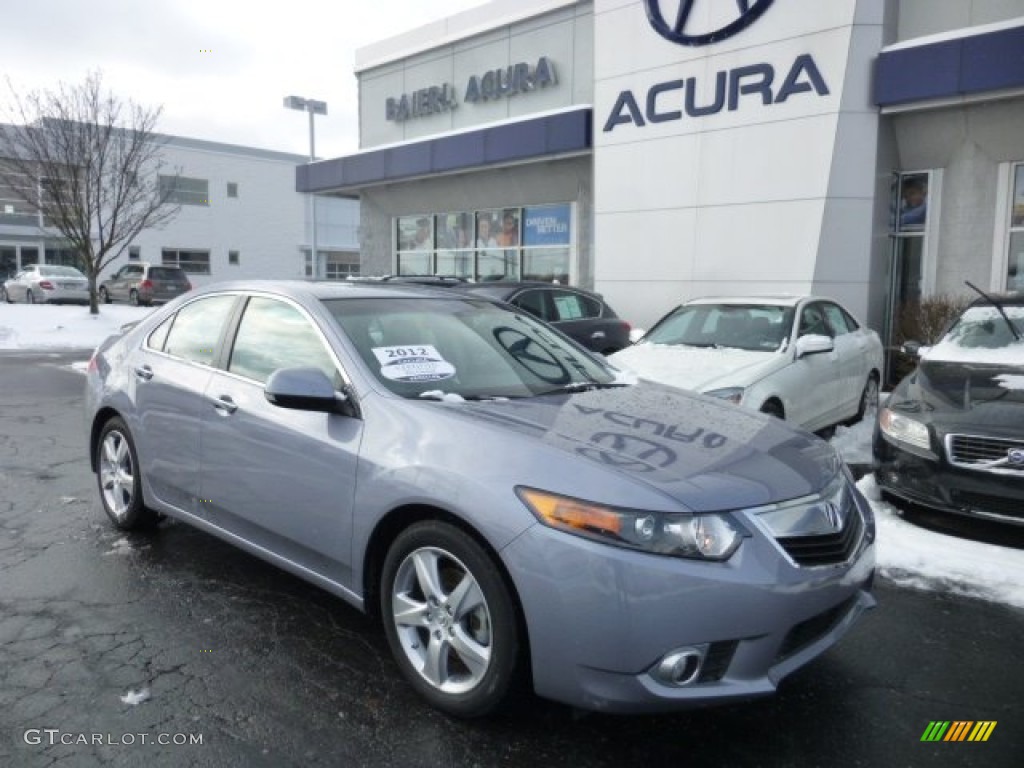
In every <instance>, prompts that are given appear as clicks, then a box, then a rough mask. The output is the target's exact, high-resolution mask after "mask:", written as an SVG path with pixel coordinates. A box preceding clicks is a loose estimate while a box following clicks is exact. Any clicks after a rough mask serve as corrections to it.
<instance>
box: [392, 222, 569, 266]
mask: <svg viewBox="0 0 1024 768" xmlns="http://www.w3.org/2000/svg"><path fill="white" fill-rule="evenodd" d="M571 211H572V207H571V205H570V204H569V203H562V204H557V205H543V206H527V207H522V208H520V207H504V208H490V209H484V210H479V211H452V212H447V213H436V214H432V215H428V214H417V215H410V216H404V217H399V218H397V219H396V220H395V222H396V229H395V242H396V246H397V247H396V250H397V253H396V258H395V271H396V272H397V273H398V274H401V275H423V274H436V275H448V276H455V277H463V278H467V279H475V280H480V281H490V280H519V279H522V278H528V279H533V280H544V281H550V282H555V281H557V282H563V283H568V282H569V276H570V263H571V251H572V246H571V231H570V230H571V228H570V220H571Z"/></svg>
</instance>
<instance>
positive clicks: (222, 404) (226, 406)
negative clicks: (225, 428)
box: [210, 395, 238, 416]
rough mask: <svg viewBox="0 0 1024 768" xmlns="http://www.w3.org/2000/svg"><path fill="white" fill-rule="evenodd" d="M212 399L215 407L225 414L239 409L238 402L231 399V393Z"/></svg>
mask: <svg viewBox="0 0 1024 768" xmlns="http://www.w3.org/2000/svg"><path fill="white" fill-rule="evenodd" d="M210 399H211V401H212V402H213V407H214V408H216V409H217V410H218V411H219V412H220V413H221V414H223V415H225V416H226V415H227V414H229V413H234V412H235V411H237V410H238V404H237V403H236V402H235V401H234V400H232V399H231V395H221V396H220V397H213V398H210Z"/></svg>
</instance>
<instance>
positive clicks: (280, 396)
mask: <svg viewBox="0 0 1024 768" xmlns="http://www.w3.org/2000/svg"><path fill="white" fill-rule="evenodd" d="M263 396H264V397H266V398H267V402H269V403H271V404H272V405H276V406H278V407H279V408H292V409H295V410H298V411H322V412H324V413H340V414H342V415H344V416H352V417H358V415H359V409H358V407H357V406H356V404H355V401H354V400H353V399H352V397H351V395H350V394H349V393H347V392H335V391H334V385H333V384H332V383H331V380H330V379H328V378H327V376H326V375H324V372H323V371H321V370H320V369H319V368H279V369H278V370H276V371H274V372H273V373H272V374H270V378H269V379H267V383H266V385H265V386H264V387H263Z"/></svg>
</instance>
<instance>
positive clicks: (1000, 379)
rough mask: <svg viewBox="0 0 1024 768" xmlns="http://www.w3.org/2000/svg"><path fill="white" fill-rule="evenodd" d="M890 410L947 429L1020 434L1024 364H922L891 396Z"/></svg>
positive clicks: (1023, 422)
mask: <svg viewBox="0 0 1024 768" xmlns="http://www.w3.org/2000/svg"><path fill="white" fill-rule="evenodd" d="M890 404H891V406H892V407H894V408H898V409H899V410H901V411H904V412H908V413H913V414H915V418H923V419H924V420H926V421H930V422H932V423H935V424H937V425H940V426H943V425H944V426H946V427H947V428H949V429H952V428H962V427H971V428H975V429H979V428H984V429H986V431H994V432H996V433H1000V432H1005V431H1009V432H1013V433H1015V434H1018V435H1019V434H1020V432H1021V429H1022V428H1024V364H1021V365H1007V364H1005V363H997V364H986V363H980V362H965V361H944V360H928V359H925V360H923V361H922V362H921V363H920V364H919V365H918V367H917V370H915V371H914V372H913V373H912V374H911V375H910V376H908V377H907V379H906V380H904V382H903V383H902V384H900V386H899V387H897V389H896V391H895V392H894V393H893V398H892V400H891V403H890Z"/></svg>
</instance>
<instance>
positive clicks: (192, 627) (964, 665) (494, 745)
mask: <svg viewBox="0 0 1024 768" xmlns="http://www.w3.org/2000/svg"><path fill="white" fill-rule="evenodd" d="M82 358H83V354H81V353H77V354H71V355H64V354H60V353H48V354H11V353H3V354H0V765H4V766H6V765H11V766H23V765H24V766H36V765H39V766H47V765H54V764H61V765H72V766H93V765H139V764H145V765H147V766H164V765H167V766H172V765H173V766H179V765H195V766H211V765H218V766H291V765H295V766H298V765H303V766H307V765H332V766H348V765H353V766H392V765H394V766H397V765H403V766H435V765H437V766H440V765H444V766H481V767H486V766H492V765H503V766H531V768H533V767H535V766H574V767H578V766H634V765H636V766H639V765H643V766H661V765H685V766H882V765H884V766H947V765H948V766H979V768H980V767H981V766H985V767H986V768H990V767H991V768H998V767H999V766H1007V767H1009V766H1014V767H1016V766H1019V765H1020V756H1021V755H1022V754H1024V715H1021V713H1020V703H1019V697H1020V691H1021V690H1024V665H1022V664H1021V663H1020V654H1019V652H1018V648H1019V643H1020V638H1021V637H1024V611H1021V610H1019V609H1015V608H1010V607H1006V606H1002V605H997V604H992V603H986V602H982V601H976V600H971V599H966V598H962V597H957V596H956V595H954V594H951V593H946V592H942V591H938V592H918V591H911V590H905V589H898V588H895V587H894V586H892V585H890V584H887V583H886V582H884V581H882V582H880V583H878V585H877V597H878V601H879V607H878V608H877V609H876V610H875V611H874V612H872V613H870V614H868V615H867V616H866V617H865V618H864V619H863V620H862V621H861V623H860V624H859V625H858V626H857V627H855V628H854V630H853V631H852V632H851V633H850V634H849V635H848V636H847V637H846V638H845V639H844V641H843V642H841V643H840V644H839V646H837V647H836V648H834V649H833V650H832V651H830V652H829V653H827V654H826V655H824V656H823V657H821V658H820V659H818V660H817V661H816V662H814V663H813V664H811V665H810V666H809V667H807V668H805V669H804V670H801V671H800V672H799V673H797V674H796V675H795V676H793V677H791V678H789V679H787V680H785V681H784V682H783V684H782V686H781V687H780V690H779V693H778V695H777V696H775V697H773V698H771V699H766V700H759V701H755V702H750V703H746V704H737V705H733V706H729V707H724V708H715V709H706V710H699V711H693V712H688V713H680V714H675V715H666V716H658V717H629V718H625V717H611V716H604V715H593V714H591V715H580V714H579V713H575V712H572V711H570V710H568V709H566V708H564V707H561V706H559V705H555V704H551V703H547V702H542V701H539V700H536V699H530V700H527V701H525V702H523V703H522V704H521V705H520V706H519V707H517V708H516V709H514V710H513V711H512V712H511V713H509V714H508V715H506V716H503V717H501V718H497V719H493V720H489V721H483V722H472V723H464V722H459V721H454V720H451V719H448V718H446V717H444V716H443V715H440V714H438V713H436V712H434V711H433V710H431V709H429V708H428V707H427V706H426V705H424V704H423V702H422V701H421V700H420V699H419V698H417V696H416V695H415V694H414V693H413V692H412V691H411V689H410V688H409V687H408V686H407V685H406V683H405V682H404V680H403V679H402V678H401V677H400V674H399V672H398V669H397V667H396V666H395V665H394V664H393V662H392V661H391V658H390V655H389V653H388V651H387V648H386V643H385V641H384V637H383V633H382V632H381V631H380V630H379V629H378V628H377V627H376V626H375V625H374V624H373V623H372V622H371V621H369V620H368V619H366V618H364V617H363V616H361V615H360V614H359V613H358V612H356V611H355V610H353V609H351V608H350V607H348V606H347V605H345V604H343V603H342V602H340V601H339V600H336V599H334V598H332V597H331V596H329V595H327V594H326V593H324V592H322V591H320V590H318V589H316V588H314V587H312V586H309V585H307V584H305V583H303V582H301V581H299V580H297V579H295V578H293V577H292V576H289V575H288V574H285V573H283V572H282V571H279V570H277V569H275V568H273V567H272V566H270V565H267V564H265V563H263V562H261V561H259V560H256V559H254V558H252V557H250V556H248V555H246V554H244V553H242V552H240V551H238V550H235V549H233V548H231V547H229V546H228V545H226V544H224V543H222V542H220V541H219V540H216V539H214V538H212V537H210V536H208V535H206V534H203V533H200V532H198V531H195V530H193V529H191V528H188V527H187V526H184V525H180V524H170V523H168V524H165V525H163V526H162V527H161V529H160V530H159V531H158V532H156V534H154V535H131V536H125V535H123V534H121V533H119V532H117V531H116V530H114V529H113V528H112V527H111V526H110V525H108V523H107V521H106V518H105V516H104V514H103V512H102V510H101V508H100V505H99V503H98V500H97V498H96V490H95V481H94V478H93V476H92V475H91V474H90V472H89V468H88V462H87V459H86V454H85V445H84V436H83V427H82V416H81V390H82V379H81V376H80V374H77V373H75V372H72V371H69V370H67V369H66V367H65V366H66V365H67V364H68V363H69V362H71V361H72V360H81V359H82ZM937 720H939V721H995V722H996V723H997V725H996V727H995V728H994V730H993V731H992V733H991V736H990V738H989V740H988V741H987V742H984V743H971V742H963V743H951V742H939V743H932V742H922V741H921V737H922V734H923V733H924V731H925V729H926V728H927V727H928V725H929V723H930V722H932V721H937ZM83 737H84V743H83ZM197 737H198V739H199V740H201V743H195V742H196V740H197ZM161 740H162V741H166V742H168V743H166V744H164V743H156V742H158V741H161ZM182 741H184V742H185V743H181V742H182ZM96 742H99V743H96ZM189 742H192V743H189Z"/></svg>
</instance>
